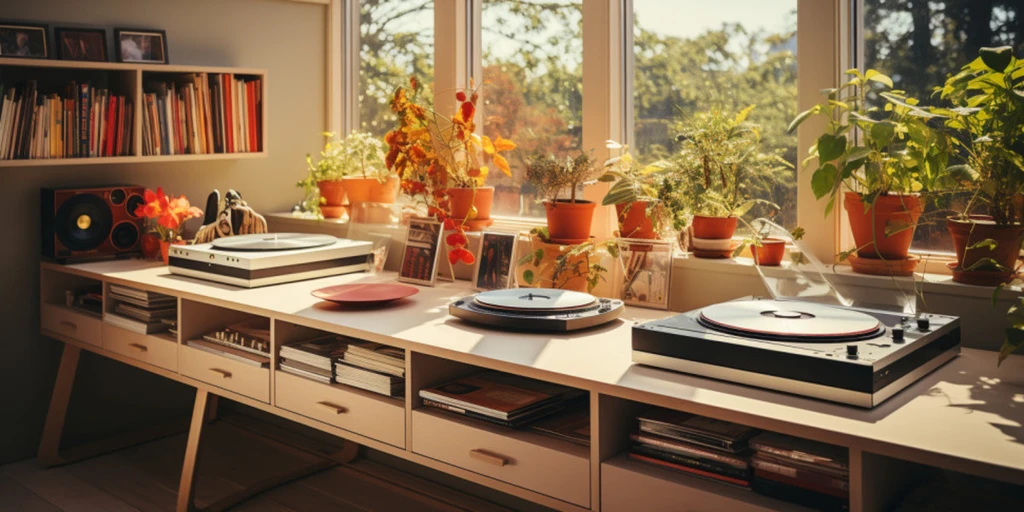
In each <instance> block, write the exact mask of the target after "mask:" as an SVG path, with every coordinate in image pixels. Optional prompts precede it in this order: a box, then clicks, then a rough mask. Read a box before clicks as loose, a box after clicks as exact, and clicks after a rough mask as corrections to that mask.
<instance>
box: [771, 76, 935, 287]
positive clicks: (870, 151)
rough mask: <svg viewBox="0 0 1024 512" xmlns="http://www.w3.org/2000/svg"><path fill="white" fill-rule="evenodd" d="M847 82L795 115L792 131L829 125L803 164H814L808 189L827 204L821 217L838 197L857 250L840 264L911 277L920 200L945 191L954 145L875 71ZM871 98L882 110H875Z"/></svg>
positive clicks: (927, 115)
mask: <svg viewBox="0 0 1024 512" xmlns="http://www.w3.org/2000/svg"><path fill="white" fill-rule="evenodd" d="M847 75H848V76H849V77H850V78H849V80H848V81H847V82H846V83H845V84H843V85H842V86H840V87H838V88H835V89H826V90H825V91H823V94H824V95H825V97H826V100H825V101H824V102H823V103H821V104H818V105H815V106H814V107H812V108H810V109H808V110H807V111H805V112H802V113H800V114H799V115H798V116H797V117H796V118H795V119H794V120H793V122H792V123H790V125H789V132H793V131H794V130H795V129H796V128H797V127H798V126H799V125H800V124H801V123H803V122H804V121H805V120H807V119H808V118H810V117H811V116H813V115H821V116H824V117H825V118H826V119H827V120H828V125H827V126H828V127H827V129H826V131H825V133H823V134H821V136H819V137H818V140H817V142H816V143H815V144H814V145H813V146H812V147H811V148H810V151H809V153H810V154H809V156H808V158H807V159H806V160H805V161H804V165H805V166H806V165H808V164H809V162H810V161H812V160H814V159H817V167H816V168H815V169H814V171H813V174H812V176H811V189H812V191H813V192H814V196H815V197H816V198H817V199H824V198H828V203H827V205H826V206H825V215H829V214H830V213H831V212H832V209H833V207H834V206H835V202H836V198H837V197H839V195H840V193H842V194H843V197H842V201H843V206H844V208H845V210H846V213H847V218H848V219H849V221H850V227H851V229H852V231H853V239H854V243H855V244H856V247H855V248H854V249H853V250H850V251H845V252H843V253H841V254H840V257H839V259H840V261H842V260H845V259H847V258H850V260H851V264H852V265H853V267H854V270H855V271H859V272H865V273H873V274H892V273H898V274H909V273H912V272H913V269H914V266H916V264H917V261H918V260H917V259H916V258H913V257H910V256H909V250H910V244H911V243H912V242H913V239H914V230H915V229H916V227H917V224H918V221H919V219H920V217H921V214H922V212H923V210H924V207H923V204H922V197H921V194H922V193H926V192H932V191H937V190H941V189H942V188H944V187H945V186H946V185H948V174H947V172H946V167H947V162H948V159H949V150H950V144H951V143H950V141H949V137H948V136H946V135H945V134H944V133H942V132H940V131H938V130H934V129H932V128H931V127H930V126H929V124H928V120H929V119H932V118H935V117H937V116H936V115H935V114H933V113H930V112H928V111H927V110H925V109H923V108H921V107H919V106H918V102H917V100H915V99H913V98H908V97H906V96H904V95H902V93H900V92H898V91H893V90H892V80H891V79H890V78H889V77H887V76H885V75H883V74H881V73H879V72H878V71H876V70H873V69H869V70H867V71H866V72H864V73H861V72H860V71H858V70H855V69H854V70H850V71H847ZM871 92H876V93H877V94H878V96H879V97H880V98H882V100H883V101H884V108H881V109H880V108H879V107H876V106H872V103H871V100H870V99H869V96H868V95H869V93H871ZM854 253H856V257H855V258H854V257H852V255H853V254H854ZM877 260H882V261H881V262H879V261H877Z"/></svg>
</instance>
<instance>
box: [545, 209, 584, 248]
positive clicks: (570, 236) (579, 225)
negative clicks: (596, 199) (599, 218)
mask: <svg viewBox="0 0 1024 512" xmlns="http://www.w3.org/2000/svg"><path fill="white" fill-rule="evenodd" d="M596 207H597V204H596V203H593V202H590V201H584V200H581V199H577V200H576V202H575V203H573V202H570V200H569V199H558V200H556V201H544V211H545V213H546V214H547V217H548V236H550V237H551V240H552V241H555V242H558V243H565V244H579V243H583V242H585V241H586V240H587V239H588V238H590V223H591V221H593V219H594V208H596Z"/></svg>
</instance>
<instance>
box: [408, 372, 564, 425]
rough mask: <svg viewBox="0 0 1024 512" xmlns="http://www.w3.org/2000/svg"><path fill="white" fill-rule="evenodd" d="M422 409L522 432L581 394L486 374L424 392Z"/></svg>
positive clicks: (518, 377)
mask: <svg viewBox="0 0 1024 512" xmlns="http://www.w3.org/2000/svg"><path fill="white" fill-rule="evenodd" d="M419 395H420V398H422V399H423V405H425V406H427V407H434V408H437V409H442V410H445V411H448V412H452V413H455V414H459V415H462V416H466V417H468V418H475V419H480V420H484V421H488V422H490V423H494V424H497V425H503V426H506V427H512V428H520V427H524V426H526V425H529V424H530V423H533V422H535V421H538V420H540V419H541V418H545V417H547V416H550V415H552V414H555V413H558V412H561V411H562V410H564V409H565V407H566V403H567V402H570V401H572V400H575V399H577V398H579V397H580V396H582V395H583V392H582V391H579V390H576V389H573V388H569V387H566V386H560V385H558V384H552V383H549V382H543V381H539V380H533V379H528V378H526V377H520V376H518V375H510V374H507V373H501V372H496V371H485V372H482V373H478V374H475V375H471V376H469V377H464V378H461V379H458V380H455V381H452V382H449V383H447V384H444V385H441V386H437V387H433V388H429V389H421V390H420V392H419Z"/></svg>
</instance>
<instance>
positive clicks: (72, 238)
mask: <svg viewBox="0 0 1024 512" xmlns="http://www.w3.org/2000/svg"><path fill="white" fill-rule="evenodd" d="M113 223H114V220H113V215H112V214H111V212H110V207H109V206H107V202H106V201H104V200H103V198H101V197H100V196H97V195H93V194H79V195H76V196H74V197H72V198H71V199H68V200H67V201H65V202H64V204H62V205H61V206H60V208H59V209H58V210H57V215H56V229H55V231H56V234H57V239H58V240H60V242H61V243H62V244H64V246H65V247H67V248H68V249H70V250H72V251H89V250H92V249H95V248H97V247H99V246H100V245H101V244H102V243H103V241H104V240H106V239H107V234H108V233H110V228H111V227H113Z"/></svg>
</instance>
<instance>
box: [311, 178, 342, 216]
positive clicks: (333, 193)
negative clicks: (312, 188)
mask: <svg viewBox="0 0 1024 512" xmlns="http://www.w3.org/2000/svg"><path fill="white" fill-rule="evenodd" d="M316 186H317V188H319V189H320V198H321V199H323V202H324V204H322V205H320V213H322V214H323V216H324V217H326V218H328V219H337V218H340V217H341V216H342V215H344V214H345V182H344V181H342V180H327V181H318V182H317V183H316Z"/></svg>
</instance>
